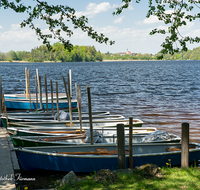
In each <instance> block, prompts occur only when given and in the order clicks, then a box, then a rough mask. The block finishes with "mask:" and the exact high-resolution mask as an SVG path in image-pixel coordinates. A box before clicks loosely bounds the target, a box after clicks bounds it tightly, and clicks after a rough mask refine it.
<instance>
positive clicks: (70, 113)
mask: <svg viewBox="0 0 200 190" xmlns="http://www.w3.org/2000/svg"><path fill="white" fill-rule="evenodd" d="M68 76H69V74H68ZM68 78H69V77H68ZM63 83H64V87H65V92H66V95H67V101H68V105H69V117H70V126H72V110H71V108H72V107H71V98H70V95H69V93H68V90H67V85H66V82H65V77H64V76H63ZM68 87H69V85H68Z"/></svg>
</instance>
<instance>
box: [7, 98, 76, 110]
mask: <svg viewBox="0 0 200 190" xmlns="http://www.w3.org/2000/svg"><path fill="white" fill-rule="evenodd" d="M5 106H6V108H7V109H8V110H10V109H11V110H30V101H29V99H5ZM71 106H72V109H73V108H77V101H76V100H74V99H72V100H71ZM38 107H40V103H39V101H38ZM42 108H43V109H46V108H47V106H46V101H43V102H42ZM53 108H54V109H56V108H57V102H56V100H54V101H53ZM59 108H60V109H66V108H69V104H68V101H67V99H60V100H59ZM36 109H37V103H36V100H31V110H36ZM48 109H52V104H51V101H48Z"/></svg>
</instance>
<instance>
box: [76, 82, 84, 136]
mask: <svg viewBox="0 0 200 190" xmlns="http://www.w3.org/2000/svg"><path fill="white" fill-rule="evenodd" d="M75 90H76V99H77V105H78V115H79V122H80V133H81V134H82V116H81V92H80V85H79V94H78V89H77V84H76V83H75Z"/></svg>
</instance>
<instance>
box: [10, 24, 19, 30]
mask: <svg viewBox="0 0 200 190" xmlns="http://www.w3.org/2000/svg"><path fill="white" fill-rule="evenodd" d="M19 29H21V26H20V25H19V24H12V25H11V30H19Z"/></svg>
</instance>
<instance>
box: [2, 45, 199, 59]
mask: <svg viewBox="0 0 200 190" xmlns="http://www.w3.org/2000/svg"><path fill="white" fill-rule="evenodd" d="M103 60H200V47H198V48H195V49H193V50H188V51H186V52H185V51H181V52H179V53H175V54H173V55H171V54H165V55H163V54H162V53H157V54H156V55H152V54H148V53H146V54H141V53H134V54H132V55H129V54H123V55H121V54H119V53H109V52H107V53H101V52H100V51H96V49H95V47H94V46H78V45H76V46H74V47H73V49H72V50H71V51H69V50H67V49H65V48H64V45H63V44H61V43H59V42H57V43H55V44H53V49H52V50H51V51H49V50H48V48H47V46H46V45H42V46H40V47H37V48H34V49H32V50H31V52H28V51H16V52H15V51H9V52H8V53H2V52H0V61H10V62H12V61H27V62H44V61H52V62H91V61H103Z"/></svg>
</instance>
